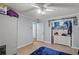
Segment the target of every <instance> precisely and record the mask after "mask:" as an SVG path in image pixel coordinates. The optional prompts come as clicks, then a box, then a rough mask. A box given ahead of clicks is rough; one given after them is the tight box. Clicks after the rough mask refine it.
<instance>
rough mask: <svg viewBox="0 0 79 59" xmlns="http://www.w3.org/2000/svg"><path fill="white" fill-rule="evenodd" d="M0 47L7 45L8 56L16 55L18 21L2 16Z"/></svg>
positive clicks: (0, 21)
mask: <svg viewBox="0 0 79 59" xmlns="http://www.w3.org/2000/svg"><path fill="white" fill-rule="evenodd" d="M0 29H1V30H0V42H1V44H0V45H4V44H6V54H7V55H10V54H15V53H16V51H17V50H16V47H17V45H16V42H17V19H16V18H15V17H9V16H6V15H0Z"/></svg>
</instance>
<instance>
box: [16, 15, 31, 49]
mask: <svg viewBox="0 0 79 59" xmlns="http://www.w3.org/2000/svg"><path fill="white" fill-rule="evenodd" d="M31 43H32V19H30V18H29V17H27V16H22V15H20V17H19V19H18V41H17V47H18V48H21V47H24V46H26V45H28V44H31Z"/></svg>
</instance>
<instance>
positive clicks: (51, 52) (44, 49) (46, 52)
mask: <svg viewBox="0 0 79 59" xmlns="http://www.w3.org/2000/svg"><path fill="white" fill-rule="evenodd" d="M31 55H70V54H68V53H64V52H61V51H57V50H54V49H50V48H47V47H40V48H39V49H37V50H35V51H34V52H33V53H31Z"/></svg>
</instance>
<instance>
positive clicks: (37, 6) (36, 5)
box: [32, 4, 40, 8]
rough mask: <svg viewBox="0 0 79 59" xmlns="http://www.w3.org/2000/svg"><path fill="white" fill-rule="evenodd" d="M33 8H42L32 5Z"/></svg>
mask: <svg viewBox="0 0 79 59" xmlns="http://www.w3.org/2000/svg"><path fill="white" fill-rule="evenodd" d="M32 6H33V7H35V8H40V7H39V6H37V5H33V4H32Z"/></svg>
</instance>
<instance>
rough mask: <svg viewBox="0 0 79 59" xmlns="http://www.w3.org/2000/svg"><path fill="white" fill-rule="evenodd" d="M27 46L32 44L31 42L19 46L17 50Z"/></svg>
mask: <svg viewBox="0 0 79 59" xmlns="http://www.w3.org/2000/svg"><path fill="white" fill-rule="evenodd" d="M29 44H32V42H29V43H26V44H23V45H20V46H18V47H17V48H22V47H24V46H27V45H29Z"/></svg>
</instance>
